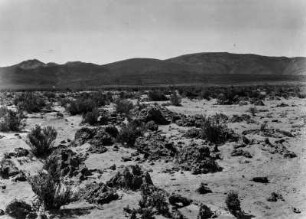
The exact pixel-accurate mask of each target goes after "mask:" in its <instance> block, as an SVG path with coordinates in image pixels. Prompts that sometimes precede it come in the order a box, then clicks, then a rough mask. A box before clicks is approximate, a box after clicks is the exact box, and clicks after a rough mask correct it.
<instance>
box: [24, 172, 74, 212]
mask: <svg viewBox="0 0 306 219" xmlns="http://www.w3.org/2000/svg"><path fill="white" fill-rule="evenodd" d="M28 182H29V183H30V185H31V187H32V190H33V192H34V193H35V194H36V196H37V199H38V201H39V203H40V204H41V205H43V206H44V207H45V209H46V210H53V209H54V210H57V209H60V207H61V206H63V205H65V204H68V203H69V202H70V201H71V195H72V192H71V189H70V188H69V187H66V186H65V185H64V184H63V183H61V182H60V181H58V180H55V179H54V178H53V176H51V175H50V174H48V173H44V172H42V171H40V172H39V173H38V175H35V176H33V177H30V178H29V179H28Z"/></svg>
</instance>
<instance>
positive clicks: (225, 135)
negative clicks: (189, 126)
mask: <svg viewBox="0 0 306 219" xmlns="http://www.w3.org/2000/svg"><path fill="white" fill-rule="evenodd" d="M200 135H201V138H203V139H206V140H208V141H210V142H212V143H215V144H221V143H224V142H225V141H227V140H228V139H229V138H230V137H231V133H230V130H229V129H228V127H227V125H226V124H225V123H224V122H220V120H218V119H214V118H213V117H212V118H207V119H206V120H204V121H203V123H202V126H201V134H200Z"/></svg>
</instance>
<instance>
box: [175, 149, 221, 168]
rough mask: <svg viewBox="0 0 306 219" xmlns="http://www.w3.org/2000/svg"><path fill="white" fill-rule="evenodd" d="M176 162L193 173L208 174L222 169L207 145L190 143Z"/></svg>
mask: <svg viewBox="0 0 306 219" xmlns="http://www.w3.org/2000/svg"><path fill="white" fill-rule="evenodd" d="M176 163H178V165H179V166H180V167H181V168H182V169H184V170H187V171H191V172H192V174H206V173H215V172H218V171H222V168H221V167H220V166H219V165H218V164H217V163H216V161H215V158H213V157H212V156H211V154H210V150H209V148H208V147H206V146H198V145H189V146H186V147H184V148H183V149H182V150H181V151H179V153H178V154H177V156H176Z"/></svg>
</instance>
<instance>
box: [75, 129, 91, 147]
mask: <svg viewBox="0 0 306 219" xmlns="http://www.w3.org/2000/svg"><path fill="white" fill-rule="evenodd" d="M95 134H96V132H95V129H90V128H81V129H79V130H77V132H76V133H75V136H74V142H75V144H76V145H83V144H85V143H86V142H87V141H88V140H90V139H92V138H93V137H94V135H95Z"/></svg>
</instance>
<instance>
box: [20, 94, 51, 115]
mask: <svg viewBox="0 0 306 219" xmlns="http://www.w3.org/2000/svg"><path fill="white" fill-rule="evenodd" d="M14 104H15V105H16V106H17V108H18V109H19V110H23V111H26V112H28V113H36V112H40V111H41V110H42V108H43V107H45V106H46V103H45V101H44V99H43V98H42V97H41V96H39V95H38V94H35V93H34V92H26V93H22V94H20V95H18V96H17V97H15V99H14Z"/></svg>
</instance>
